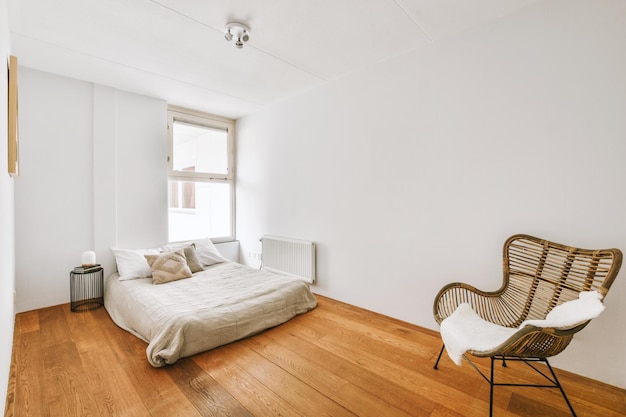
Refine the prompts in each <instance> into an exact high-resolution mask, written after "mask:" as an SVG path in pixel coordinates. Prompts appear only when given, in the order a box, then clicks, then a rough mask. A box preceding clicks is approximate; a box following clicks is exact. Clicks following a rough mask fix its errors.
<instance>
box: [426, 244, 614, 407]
mask: <svg viewBox="0 0 626 417" xmlns="http://www.w3.org/2000/svg"><path fill="white" fill-rule="evenodd" d="M503 252H504V253H503V269H504V271H503V272H504V280H503V284H502V287H501V288H500V289H499V290H497V291H494V292H486V291H481V290H478V289H476V288H474V287H472V286H470V285H467V284H463V283H452V284H449V285H447V286H445V287H444V288H442V289H441V291H439V293H438V294H437V297H436V298H435V302H434V306H433V313H434V316H435V320H436V321H437V323H439V324H440V323H441V322H442V321H443V320H444V319H445V318H447V317H448V316H450V315H451V314H452V313H453V312H454V311H455V310H456V308H457V307H458V306H459V305H460V304H461V303H469V304H470V305H471V307H472V309H473V310H474V311H475V312H476V313H477V314H478V315H479V316H480V317H481V318H482V319H483V320H486V321H488V322H491V323H494V324H497V325H500V326H504V327H509V328H517V327H519V326H520V324H521V323H522V322H523V321H524V320H529V319H538V320H541V319H545V318H546V315H547V314H548V313H549V312H550V311H551V310H552V309H553V308H554V307H555V306H557V305H559V304H561V303H564V302H566V301H570V300H574V299H576V298H578V296H579V293H580V292H582V291H593V290H595V291H598V292H599V293H600V294H601V295H602V297H603V299H604V297H605V296H606V294H607V292H608V291H609V288H610V287H611V284H612V283H613V281H614V280H615V278H616V276H617V273H618V272H619V269H620V266H621V263H622V253H621V251H620V250H618V249H602V250H587V249H579V248H574V247H570V246H565V245H561V244H558V243H553V242H549V241H547V240H542V239H538V238H535V237H532V236H528V235H515V236H512V237H510V238H509V239H508V240H507V241H506V243H505V245H504V251H503ZM589 321H590V320H589ZM589 321H586V322H583V323H579V324H577V325H575V326H571V327H568V328H541V327H535V326H530V325H526V326H525V327H523V328H521V329H520V330H518V331H517V332H515V333H514V335H513V336H512V337H510V338H509V339H507V340H506V341H505V342H504V343H502V344H501V345H500V346H497V347H496V348H494V349H490V350H488V351H474V350H470V351H468V352H467V353H469V354H471V355H473V356H477V357H489V358H491V374H490V377H487V376H485V375H484V374H483V373H482V372H481V371H480V370H479V369H478V368H477V367H476V366H475V365H474V364H472V362H471V361H469V359H468V357H467V355H465V356H464V358H465V359H466V360H468V361H469V362H470V364H472V366H474V368H475V369H476V370H477V371H478V372H479V373H480V374H481V375H482V376H483V378H484V379H485V380H487V382H489V384H490V387H491V388H490V405H489V415H490V416H491V415H492V414H493V388H494V386H498V385H507V386H513V385H520V386H535V387H543V388H558V389H559V390H560V391H561V394H562V395H563V398H564V399H565V401H566V402H567V405H568V407H569V409H570V411H571V412H572V414H573V415H574V416H576V413H575V412H574V409H573V407H572V405H571V404H570V402H569V400H568V398H567V396H566V395H565V391H564V390H563V388H562V387H561V385H560V383H559V381H558V379H557V377H556V374H555V373H554V371H553V370H552V367H551V366H550V364H549V362H548V359H547V358H549V357H552V356H554V355H557V354H559V353H560V352H562V351H563V350H564V349H565V348H566V347H567V345H568V344H569V343H570V341H571V340H572V338H573V337H574V334H576V333H577V332H579V331H580V330H582V329H583V328H584V327H585V326H586V325H587V324H588V323H589ZM444 347H445V346H444ZM444 347H442V349H441V351H440V352H439V357H438V358H437V362H436V364H435V369H437V366H438V364H439V360H440V359H441V354H442V353H443V349H444ZM495 360H502V364H503V365H504V366H506V361H511V360H512V361H523V362H525V363H526V364H528V365H529V366H531V367H532V368H533V369H535V370H536V371H537V372H539V373H540V374H541V375H543V376H544V377H545V378H546V379H547V380H548V381H550V385H531V384H505V383H495V382H494V370H493V367H494V361H495ZM533 362H543V363H545V364H546V365H547V367H548V370H549V371H550V374H551V376H552V378H550V377H549V376H548V375H546V374H545V373H543V372H542V371H541V370H539V369H538V368H536V367H535V366H534V365H533Z"/></svg>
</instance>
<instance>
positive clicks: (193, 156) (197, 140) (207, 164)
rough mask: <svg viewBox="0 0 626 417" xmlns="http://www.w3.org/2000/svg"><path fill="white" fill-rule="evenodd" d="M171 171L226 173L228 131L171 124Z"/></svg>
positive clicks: (180, 123)
mask: <svg viewBox="0 0 626 417" xmlns="http://www.w3.org/2000/svg"><path fill="white" fill-rule="evenodd" d="M173 125H174V126H173V141H174V142H173V147H172V167H173V169H174V171H192V172H202V173H207V174H209V173H214V174H222V175H227V174H228V132H227V131H226V130H222V129H212V128H208V127H205V126H198V125H191V124H188V123H182V122H178V121H174V123H173ZM190 167H191V169H190Z"/></svg>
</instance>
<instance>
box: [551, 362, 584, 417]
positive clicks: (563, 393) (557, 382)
mask: <svg viewBox="0 0 626 417" xmlns="http://www.w3.org/2000/svg"><path fill="white" fill-rule="evenodd" d="M545 362H546V365H548V369H549V370H550V373H551V374H552V378H554V382H555V384H554V385H556V386H557V387H559V390H560V391H561V394H562V395H563V398H564V399H565V402H566V403H567V406H568V407H569V410H570V411H571V412H572V415H573V416H574V417H577V416H576V412H575V411H574V407H572V404H571V403H570V402H569V399H568V398H567V395H565V390H564V389H563V386H562V385H561V382H560V381H559V378H557V377H556V374H555V373H554V370H553V369H552V366H550V362H548V359H546V360H545Z"/></svg>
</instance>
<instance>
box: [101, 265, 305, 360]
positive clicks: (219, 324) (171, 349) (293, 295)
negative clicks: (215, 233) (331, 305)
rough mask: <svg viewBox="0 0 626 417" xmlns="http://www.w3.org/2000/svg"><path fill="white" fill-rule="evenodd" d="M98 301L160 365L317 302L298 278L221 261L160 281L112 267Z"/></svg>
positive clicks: (247, 333)
mask: <svg viewBox="0 0 626 417" xmlns="http://www.w3.org/2000/svg"><path fill="white" fill-rule="evenodd" d="M118 269H119V267H118ZM104 305H105V308H106V310H107V312H108V313H109V315H110V316H111V319H112V320H113V321H114V322H115V323H116V324H117V325H118V326H119V327H121V328H122V329H124V330H127V331H128V332H130V333H132V334H133V335H135V336H137V337H138V338H140V339H142V340H144V341H145V342H147V343H148V347H147V349H146V354H147V357H148V361H149V362H150V364H151V365H152V366H154V367H161V366H165V365H168V364H173V363H174V362H176V361H177V360H178V359H180V358H183V357H187V356H191V355H194V354H196V353H200V352H203V351H206V350H209V349H212V348H215V347H218V346H221V345H224V344H227V343H230V342H233V341H236V340H239V339H242V338H245V337H247V336H251V335H253V334H256V333H259V332H261V331H263V330H265V329H268V328H270V327H274V326H277V325H279V324H282V323H284V322H286V321H288V320H290V319H291V318H293V317H295V316H296V315H298V314H302V313H305V312H307V311H309V310H311V309H313V308H315V306H316V305H317V302H316V300H315V297H314V296H313V294H312V293H311V291H310V289H309V286H308V284H306V283H305V282H303V281H300V280H297V279H294V278H290V277H288V276H285V275H280V274H276V273H271V272H267V271H262V270H258V269H253V268H250V267H247V266H245V265H241V264H238V263H236V262H231V261H224V262H219V263H215V264H212V265H209V266H205V267H204V270H201V271H199V272H195V273H193V275H192V276H191V277H189V278H185V279H179V280H175V281H172V282H167V283H164V284H161V285H154V284H153V278H150V277H148V278H134V279H123V280H121V279H120V274H119V273H115V274H113V275H111V276H109V277H108V278H107V279H106V281H105V285H104Z"/></svg>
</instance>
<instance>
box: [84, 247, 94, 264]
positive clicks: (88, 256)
mask: <svg viewBox="0 0 626 417" xmlns="http://www.w3.org/2000/svg"><path fill="white" fill-rule="evenodd" d="M82 260H83V262H82V264H83V266H93V265H95V264H96V252H94V251H90V250H89V251H87V252H83V256H82Z"/></svg>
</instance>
